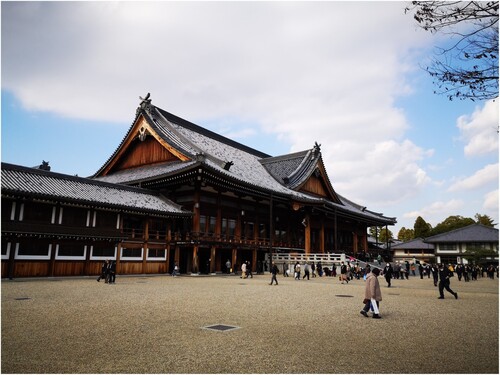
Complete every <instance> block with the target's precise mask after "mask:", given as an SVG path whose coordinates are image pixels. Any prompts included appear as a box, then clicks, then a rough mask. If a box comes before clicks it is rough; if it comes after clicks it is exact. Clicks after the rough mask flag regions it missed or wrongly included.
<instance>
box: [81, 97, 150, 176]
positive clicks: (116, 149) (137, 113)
mask: <svg viewBox="0 0 500 375" xmlns="http://www.w3.org/2000/svg"><path fill="white" fill-rule="evenodd" d="M142 111H143V109H142V108H140V107H139V108H137V110H136V111H135V117H134V121H132V125H130V127H129V128H128V130H127V132H126V133H125V135H124V136H123V138H122V140H121V142H120V143H119V144H118V146H117V147H116V148H115V151H114V152H113V153H112V154H111V156H110V157H109V158H108V160H106V161H105V162H104V164H103V165H102V166H101V167H100V168H99V169H98V170H97V171H96V172H95V173H94V174H93V175H91V176H89V177H88V178H95V177H96V176H97V175H98V174H99V173H101V172H102V170H103V169H104V168H106V166H107V165H108V164H109V162H110V161H111V160H113V158H114V157H115V156H116V154H117V153H118V150H120V148H121V147H122V145H123V143H124V142H125V140H126V139H127V137H128V135H129V134H130V133H131V132H132V129H133V127H134V125H135V123H136V122H137V119H138V118H139V116H140V115H141V113H142Z"/></svg>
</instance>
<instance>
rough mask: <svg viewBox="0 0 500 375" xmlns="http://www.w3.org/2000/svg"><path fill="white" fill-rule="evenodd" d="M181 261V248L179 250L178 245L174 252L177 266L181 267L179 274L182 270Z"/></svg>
mask: <svg viewBox="0 0 500 375" xmlns="http://www.w3.org/2000/svg"><path fill="white" fill-rule="evenodd" d="M180 259H181V252H180V248H179V246H178V245H176V246H175V250H174V262H175V263H177V265H178V266H179V272H180V269H181V263H180Z"/></svg>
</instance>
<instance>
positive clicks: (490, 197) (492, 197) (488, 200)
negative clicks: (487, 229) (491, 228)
mask: <svg viewBox="0 0 500 375" xmlns="http://www.w3.org/2000/svg"><path fill="white" fill-rule="evenodd" d="M498 207H499V206H498V189H497V190H493V191H490V192H489V193H488V194H486V195H485V196H484V204H483V208H484V210H485V211H486V212H487V213H488V215H489V216H491V217H493V218H497V219H498Z"/></svg>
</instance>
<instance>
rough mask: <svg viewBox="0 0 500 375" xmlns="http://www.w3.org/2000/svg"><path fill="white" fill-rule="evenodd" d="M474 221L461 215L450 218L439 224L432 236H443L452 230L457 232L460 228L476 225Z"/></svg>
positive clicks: (432, 231) (433, 230)
mask: <svg viewBox="0 0 500 375" xmlns="http://www.w3.org/2000/svg"><path fill="white" fill-rule="evenodd" d="M475 223H476V222H475V221H474V219H471V218H470V217H463V216H460V215H455V216H448V217H447V218H446V219H445V220H444V221H442V222H441V223H439V224H437V225H436V226H435V227H434V228H433V229H432V230H431V233H430V235H431V236H435V235H436V234H441V233H445V232H449V231H450V230H455V229H458V228H463V227H466V226H468V225H471V224H475Z"/></svg>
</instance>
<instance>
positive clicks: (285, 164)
mask: <svg viewBox="0 0 500 375" xmlns="http://www.w3.org/2000/svg"><path fill="white" fill-rule="evenodd" d="M310 154H311V150H306V151H301V152H296V153H293V154H287V155H281V156H276V157H271V158H266V159H261V161H260V162H261V163H262V165H263V166H264V167H265V168H266V169H267V171H268V172H269V173H270V174H271V175H272V176H273V177H274V178H275V179H276V180H277V181H278V182H280V183H282V184H284V185H287V186H288V187H290V188H291V189H293V188H294V187H295V186H297V185H298V184H300V182H302V180H301V178H300V177H303V174H302V175H299V176H297V174H296V172H297V171H298V170H308V168H307V167H306V168H300V167H304V164H305V162H306V161H309V164H312V163H311V158H310V157H309V155H310ZM312 161H313V162H314V166H315V165H316V161H317V160H316V159H315V158H314V159H313V160H312ZM294 173H295V175H294ZM293 177H295V178H293Z"/></svg>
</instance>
